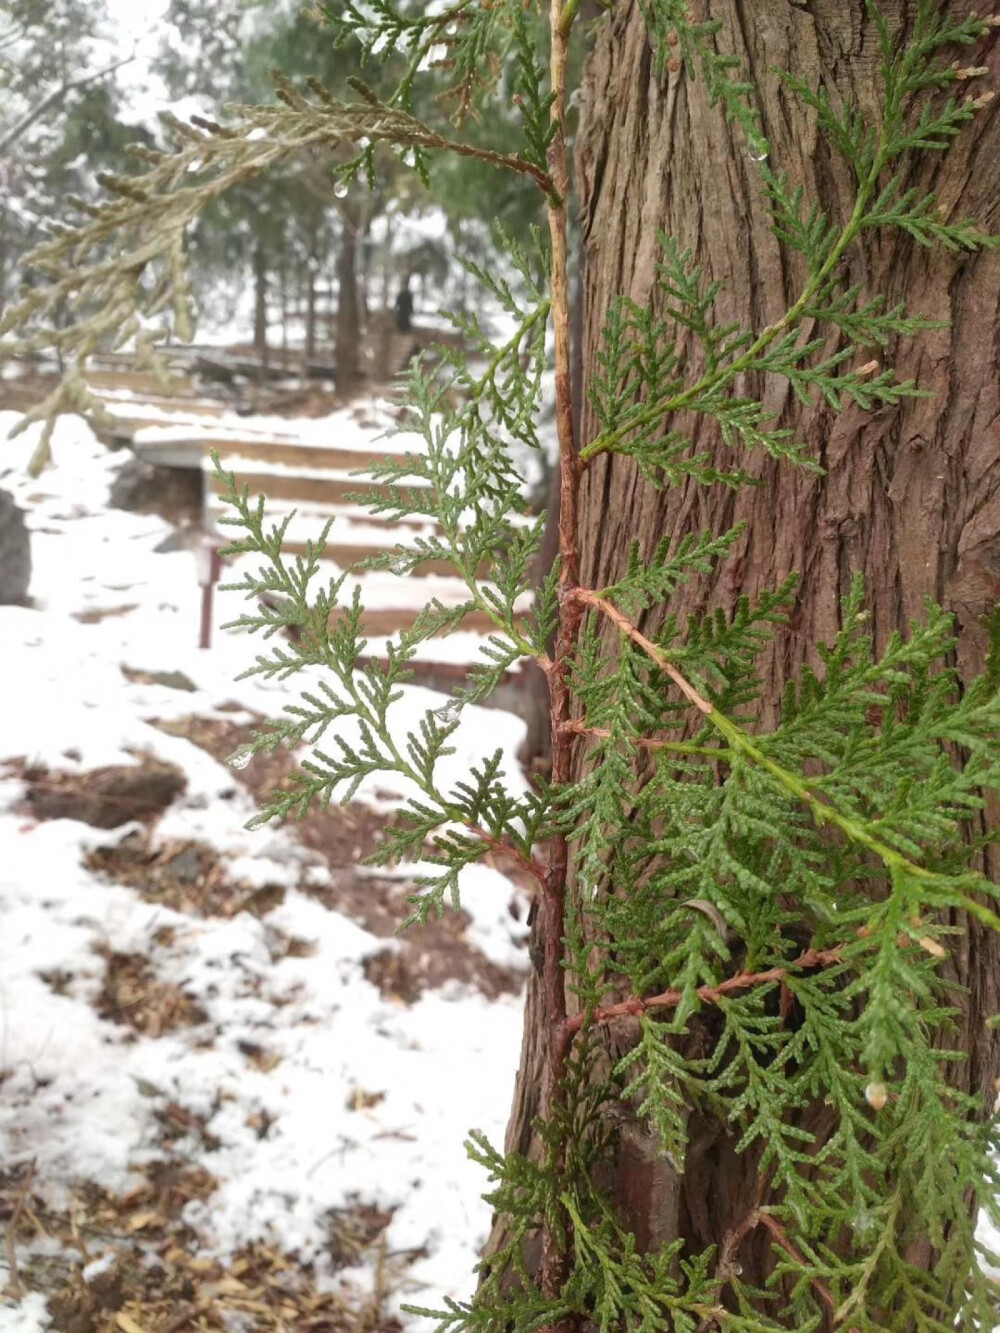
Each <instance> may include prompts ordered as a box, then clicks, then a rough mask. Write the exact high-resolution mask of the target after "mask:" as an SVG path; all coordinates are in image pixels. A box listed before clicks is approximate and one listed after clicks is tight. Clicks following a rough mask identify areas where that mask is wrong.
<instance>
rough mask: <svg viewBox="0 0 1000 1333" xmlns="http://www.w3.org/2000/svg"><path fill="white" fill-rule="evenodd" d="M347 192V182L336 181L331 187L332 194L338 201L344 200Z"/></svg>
mask: <svg viewBox="0 0 1000 1333" xmlns="http://www.w3.org/2000/svg"><path fill="white" fill-rule="evenodd" d="M347 190H348V185H347V181H338V182H337V184H336V185H335V186H334V187H333V192H334V194H335V195H336V196H337V198H338V199H346V198H347Z"/></svg>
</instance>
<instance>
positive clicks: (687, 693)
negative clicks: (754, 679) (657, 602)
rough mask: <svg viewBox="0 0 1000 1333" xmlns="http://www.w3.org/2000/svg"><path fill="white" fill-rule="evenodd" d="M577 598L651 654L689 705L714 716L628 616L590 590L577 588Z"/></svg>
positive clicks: (662, 652) (661, 651)
mask: <svg viewBox="0 0 1000 1333" xmlns="http://www.w3.org/2000/svg"><path fill="white" fill-rule="evenodd" d="M576 597H577V600H578V601H581V602H583V603H584V604H585V605H586V606H590V607H593V609H594V610H595V611H601V612H603V614H604V615H606V616H607V618H608V619H609V620H610V621H611V622H612V623H613V624H614V625H616V626H617V627H618V629H620V630H621V632H622V633H623V634H624V635H625V636H626V637H627V638H629V639H631V640H632V642H633V643H637V644H638V645H639V647H640V648H642V649H644V650H645V652H646V653H648V654H649V656H650V657H651V658H652V659H653V661H654V662H655V663H656V665H657V666H658V667H659V668H660V670H661V671H665V672H666V674H667V675H668V676H669V677H670V679H671V680H672V681H673V682H674V684H675V685H676V686H677V688H678V689H679V690H680V692H681V694H683V695H684V697H685V699H687V700H688V702H689V703H692V704H694V706H695V708H697V709H698V710H699V711H700V712H702V713H704V714H705V715H706V716H708V717H711V716H712V714H713V713H714V711H715V710H714V708H713V707H712V705H711V704H710V703H709V702H708V700H707V699H704V698H702V696H701V695H700V694H699V693H698V691H697V690H696V689H695V688H694V686H693V685H691V684H690V683H689V682H688V681H687V680H685V679H684V677H683V676H682V675H681V673H680V672H679V671H678V670H677V668H676V667H675V666H674V664H673V663H672V662H671V661H670V659H669V657H668V656H667V654H666V653H665V652H664V650H663V649H662V648H660V647H658V645H657V644H655V643H653V641H652V640H651V639H647V638H646V636H645V634H643V633H642V631H641V630H638V629H636V627H635V625H633V624H632V622H631V621H630V620H629V618H628V616H626V615H623V614H622V612H621V611H619V610H618V608H617V607H616V606H613V605H612V603H611V602H609V601H607V600H606V599H605V598H604V597H600V596H598V594H597V593H596V592H592V591H591V590H590V589H589V588H577V589H576Z"/></svg>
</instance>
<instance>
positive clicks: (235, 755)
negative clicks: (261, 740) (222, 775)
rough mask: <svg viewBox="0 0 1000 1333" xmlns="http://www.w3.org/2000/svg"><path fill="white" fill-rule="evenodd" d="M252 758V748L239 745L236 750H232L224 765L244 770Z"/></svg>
mask: <svg viewBox="0 0 1000 1333" xmlns="http://www.w3.org/2000/svg"><path fill="white" fill-rule="evenodd" d="M252 758H253V748H252V747H251V746H249V745H241V746H240V748H239V749H238V750H234V751H233V752H232V754H231V755H230V756H229V758H228V759H227V760H226V763H227V764H228V765H229V767H230V768H246V767H247V765H248V764H249V763H250V760H251V759H252Z"/></svg>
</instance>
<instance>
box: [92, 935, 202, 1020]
mask: <svg viewBox="0 0 1000 1333" xmlns="http://www.w3.org/2000/svg"><path fill="white" fill-rule="evenodd" d="M104 959H105V965H106V971H105V974H104V985H103V986H102V987H101V993H100V995H99V996H98V998H97V1003H96V1005H95V1008H96V1009H97V1012H98V1014H99V1015H100V1016H101V1018H106V1019H108V1020H110V1021H111V1022H113V1023H120V1024H122V1025H123V1026H124V1027H129V1028H131V1029H132V1031H133V1032H139V1033H142V1034H143V1036H146V1037H159V1036H160V1035H161V1034H162V1033H164V1032H171V1031H173V1030H174V1029H175V1028H182V1027H194V1026H196V1025H197V1024H199V1023H204V1022H206V1021H207V1018H208V1015H207V1014H206V1013H205V1011H204V1009H202V1008H201V1006H200V1005H199V1004H198V1002H197V1000H194V999H193V998H192V997H191V996H190V995H188V994H187V993H186V992H185V991H184V990H183V989H182V988H181V987H180V986H176V985H174V984H173V983H171V982H165V981H160V980H158V979H157V976H156V973H155V972H154V971H153V968H152V967H151V965H150V963H149V960H148V959H146V958H144V957H143V956H142V954H137V953H115V952H113V951H111V950H108V951H107V952H106V953H105V954H104Z"/></svg>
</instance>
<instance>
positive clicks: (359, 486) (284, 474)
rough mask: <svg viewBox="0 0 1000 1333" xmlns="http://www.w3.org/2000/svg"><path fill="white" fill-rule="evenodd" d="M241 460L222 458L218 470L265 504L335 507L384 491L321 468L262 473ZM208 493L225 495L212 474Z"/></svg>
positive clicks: (345, 473) (275, 469)
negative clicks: (286, 502) (291, 502)
mask: <svg viewBox="0 0 1000 1333" xmlns="http://www.w3.org/2000/svg"><path fill="white" fill-rule="evenodd" d="M245 464H246V460H245V459H243V458H238V459H230V458H223V459H222V466H223V467H224V468H225V469H226V471H227V472H232V473H234V474H235V477H236V484H237V485H238V486H247V487H249V490H250V494H251V495H252V496H255V495H263V496H266V497H267V499H269V500H295V501H299V502H301V501H313V502H315V503H318V504H327V505H336V504H339V503H341V502H343V501H345V500H348V499H349V498H350V497H351V496H352V495H358V494H360V493H363V492H373V491H375V492H382V491H384V489H385V488H384V487H383V486H381V485H378V484H376V483H374V482H371V481H368V480H367V479H366V478H365V477H364V476H360V477H359V476H352V475H351V473H350V472H349V471H345V470H342V469H333V468H330V469H322V468H295V469H293V468H284V467H280V466H278V465H277V464H274V465H272V466H271V467H269V468H266V469H262V468H261V467H260V465H255V464H253V463H250V465H249V466H246V465H245ZM407 485H408V487H410V488H416V487H417V485H418V483H416V482H409V483H407ZM209 489H210V491H211V493H212V494H214V495H221V494H222V493H223V492H224V491H225V486H224V484H223V482H222V481H221V480H220V479H219V478H218V477H216V476H215V475H214V473H213V474H211V475H210V476H209Z"/></svg>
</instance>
